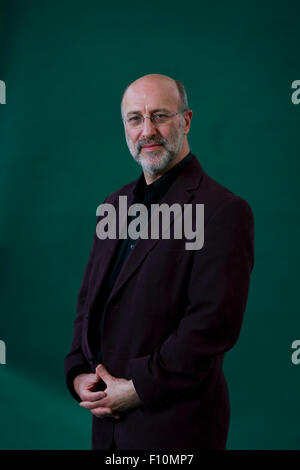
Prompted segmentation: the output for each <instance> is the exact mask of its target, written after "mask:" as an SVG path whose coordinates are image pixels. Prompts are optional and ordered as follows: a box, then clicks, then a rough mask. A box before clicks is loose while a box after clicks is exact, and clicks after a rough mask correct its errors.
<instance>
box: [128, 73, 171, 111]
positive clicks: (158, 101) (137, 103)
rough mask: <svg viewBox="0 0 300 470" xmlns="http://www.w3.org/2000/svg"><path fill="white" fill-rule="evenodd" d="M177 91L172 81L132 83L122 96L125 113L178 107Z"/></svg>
mask: <svg viewBox="0 0 300 470" xmlns="http://www.w3.org/2000/svg"><path fill="white" fill-rule="evenodd" d="M178 100H179V96H178V90H177V87H176V84H175V82H174V81H173V80H144V81H137V82H133V83H132V84H131V85H130V86H129V87H128V89H127V90H126V93H125V95H124V100H123V108H124V111H125V112H129V111H134V110H135V109H137V110H142V109H144V108H145V107H147V108H149V109H150V108H153V109H156V108H167V107H172V108H173V107H174V106H177V105H178Z"/></svg>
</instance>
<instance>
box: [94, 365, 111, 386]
mask: <svg viewBox="0 0 300 470" xmlns="http://www.w3.org/2000/svg"><path fill="white" fill-rule="evenodd" d="M96 374H97V375H98V376H99V377H101V379H102V380H103V381H104V382H105V383H107V382H109V381H110V380H112V379H114V377H113V376H112V375H110V373H109V372H108V371H107V370H106V369H105V367H104V365H103V364H98V366H97V367H96Z"/></svg>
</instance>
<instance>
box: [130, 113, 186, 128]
mask: <svg viewBox="0 0 300 470" xmlns="http://www.w3.org/2000/svg"><path fill="white" fill-rule="evenodd" d="M178 114H182V112H180V113H174V114H167V113H153V114H151V115H150V116H143V115H142V114H135V115H134V116H130V117H129V118H128V119H124V122H125V124H126V125H127V126H128V127H131V128H132V129H139V128H140V127H142V126H143V125H144V121H145V119H146V118H148V119H150V120H151V122H152V124H153V125H154V126H161V125H162V124H166V123H167V122H169V121H170V120H171V119H172V117H174V116H177V115H178Z"/></svg>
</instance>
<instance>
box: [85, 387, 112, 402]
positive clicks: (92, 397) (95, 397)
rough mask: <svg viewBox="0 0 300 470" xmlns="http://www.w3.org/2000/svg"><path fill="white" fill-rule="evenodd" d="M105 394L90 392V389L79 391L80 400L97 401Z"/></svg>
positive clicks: (105, 394)
mask: <svg viewBox="0 0 300 470" xmlns="http://www.w3.org/2000/svg"><path fill="white" fill-rule="evenodd" d="M106 396H107V393H106V392H102V391H99V392H91V391H90V390H84V391H83V392H82V393H81V397H80V398H81V399H82V401H97V400H101V398H105V397H106Z"/></svg>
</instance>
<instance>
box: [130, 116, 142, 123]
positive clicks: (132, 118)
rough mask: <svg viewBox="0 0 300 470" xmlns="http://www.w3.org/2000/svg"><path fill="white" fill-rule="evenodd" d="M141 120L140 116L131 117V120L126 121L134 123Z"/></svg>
mask: <svg viewBox="0 0 300 470" xmlns="http://www.w3.org/2000/svg"><path fill="white" fill-rule="evenodd" d="M140 119H141V117H140V116H132V117H131V118H129V119H128V122H136V121H139V120H140Z"/></svg>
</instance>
